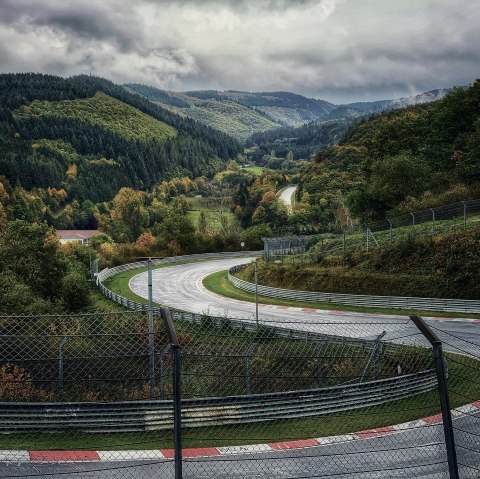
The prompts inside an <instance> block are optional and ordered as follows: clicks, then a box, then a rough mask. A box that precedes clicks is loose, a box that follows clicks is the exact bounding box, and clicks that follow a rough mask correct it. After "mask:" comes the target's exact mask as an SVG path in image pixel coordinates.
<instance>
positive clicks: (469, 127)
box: [298, 80, 480, 228]
mask: <svg viewBox="0 0 480 479" xmlns="http://www.w3.org/2000/svg"><path fill="white" fill-rule="evenodd" d="M299 185H300V186H299V189H298V194H299V199H301V198H303V200H304V201H305V202H306V203H308V204H310V206H313V207H318V208H320V207H321V209H322V212H323V213H324V216H325V217H328V221H329V222H330V224H333V223H334V222H336V223H337V225H336V227H337V228H345V227H346V225H347V224H349V221H350V220H349V216H353V217H356V218H357V219H359V220H361V221H362V222H364V223H366V222H370V221H376V220H380V219H384V218H385V217H386V215H388V216H396V215H397V214H405V213H407V214H408V212H410V211H420V210H424V209H428V208H432V207H437V206H442V205H446V204H449V203H453V202H457V201H464V200H469V199H477V198H480V80H477V81H476V82H475V83H474V84H473V85H472V86H470V87H469V88H455V89H453V90H452V91H451V92H450V93H448V94H447V95H446V96H445V97H444V98H443V99H441V100H438V101H436V102H433V103H429V104H425V105H417V106H412V107H408V108H403V109H399V110H393V111H389V112H385V113H381V114H378V115H375V116H373V117H371V118H370V119H368V120H364V121H362V122H361V123H359V124H357V125H356V126H355V127H353V128H352V129H351V130H350V131H349V132H348V133H347V134H346V135H345V136H344V137H343V138H342V139H341V140H340V141H339V142H338V144H336V145H333V146H329V147H325V148H323V149H322V150H321V151H319V152H318V153H317V155H316V156H315V159H314V161H313V162H312V163H310V164H308V165H307V167H306V168H305V170H304V171H303V173H302V175H301V178H300V181H299ZM346 207H348V208H346ZM342 215H343V216H342ZM341 217H343V220H342V221H344V224H341V225H339V221H340V219H339V218H341Z"/></svg>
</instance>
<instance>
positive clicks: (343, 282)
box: [238, 227, 480, 299]
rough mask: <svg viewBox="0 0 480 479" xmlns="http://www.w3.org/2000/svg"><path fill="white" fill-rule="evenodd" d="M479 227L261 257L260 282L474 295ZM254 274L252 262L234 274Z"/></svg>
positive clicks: (478, 286) (478, 287)
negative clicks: (292, 258)
mask: <svg viewBox="0 0 480 479" xmlns="http://www.w3.org/2000/svg"><path fill="white" fill-rule="evenodd" d="M479 247H480V228H479V227H475V228H471V229H468V230H460V231H459V230H457V231H450V232H447V233H444V234H441V235H437V236H434V237H423V238H412V237H408V238H403V239H401V240H399V241H393V242H392V243H385V244H383V245H381V246H379V247H376V248H372V249H371V250H370V251H365V250H361V251H356V252H346V253H344V254H338V253H337V255H328V254H325V255H318V256H317V258H315V260H313V261H307V262H301V261H297V262H295V263H293V262H288V263H283V264H277V263H273V262H269V263H263V262H262V263H261V264H260V267H259V277H260V278H261V279H260V283H261V284H266V285H268V286H273V287H282V288H287V289H297V290H305V291H322V292H329V293H345V294H366V295H380V296H407V297H408V296H413V297H431V298H461V299H478V298H479V297H480V257H479V256H478V249H479ZM238 276H239V277H241V278H242V279H245V280H247V281H252V280H253V267H249V268H247V269H245V270H244V271H242V272H240V273H239V274H238Z"/></svg>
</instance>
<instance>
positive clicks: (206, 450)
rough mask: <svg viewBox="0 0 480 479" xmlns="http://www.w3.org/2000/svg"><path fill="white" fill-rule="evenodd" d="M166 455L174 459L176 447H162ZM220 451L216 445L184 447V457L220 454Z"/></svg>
mask: <svg viewBox="0 0 480 479" xmlns="http://www.w3.org/2000/svg"><path fill="white" fill-rule="evenodd" d="M161 452H162V454H163V455H164V457H167V458H171V459H173V458H174V457H175V450H174V449H161ZM219 454H220V451H219V450H218V449H217V448H216V447H203V448H192V449H188V448H187V449H182V457H202V456H218V455H219Z"/></svg>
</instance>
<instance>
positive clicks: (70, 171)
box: [67, 163, 78, 178]
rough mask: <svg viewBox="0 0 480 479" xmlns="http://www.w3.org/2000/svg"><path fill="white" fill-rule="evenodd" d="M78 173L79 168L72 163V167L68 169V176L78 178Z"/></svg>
mask: <svg viewBox="0 0 480 479" xmlns="http://www.w3.org/2000/svg"><path fill="white" fill-rule="evenodd" d="M77 173H78V167H77V165H76V164H75V163H72V164H71V165H69V166H68V169H67V176H69V177H72V178H76V177H77Z"/></svg>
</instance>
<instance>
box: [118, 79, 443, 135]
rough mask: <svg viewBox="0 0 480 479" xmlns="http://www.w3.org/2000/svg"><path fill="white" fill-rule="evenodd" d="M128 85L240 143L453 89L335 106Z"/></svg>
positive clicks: (275, 96)
mask: <svg viewBox="0 0 480 479" xmlns="http://www.w3.org/2000/svg"><path fill="white" fill-rule="evenodd" d="M124 86H125V88H126V89H127V90H129V91H131V92H134V93H137V94H139V95H142V96H144V97H145V98H147V99H149V100H150V101H152V102H154V103H156V104H157V105H159V106H161V107H163V108H167V109H169V110H170V111H173V112H175V113H177V114H179V115H181V116H185V117H190V118H193V119H195V120H197V121H199V122H201V123H204V124H206V125H208V126H211V127H213V128H216V129H218V130H220V131H222V132H224V133H227V134H229V135H232V136H234V137H235V138H237V139H238V140H240V141H242V142H245V141H246V140H247V139H249V137H251V136H252V135H255V134H257V133H262V132H268V131H271V130H275V129H278V128H282V127H283V128H285V127H287V128H291V127H294V128H296V127H302V126H303V125H305V124H307V123H311V122H320V123H321V122H325V121H332V120H334V121H339V120H340V121H342V120H356V119H358V118H361V117H363V116H365V115H369V114H371V113H376V112H380V111H385V110H390V109H395V108H402V107H405V106H409V105H417V104H420V103H426V102H431V101H435V100H437V99H440V98H442V97H443V96H445V94H446V93H447V92H448V91H449V89H438V90H432V91H430V92H426V93H422V94H419V95H415V96H410V97H405V98H398V99H394V100H381V101H374V102H357V103H349V104H344V105H334V104H333V103H330V102H328V101H324V100H318V99H314V98H307V97H305V96H302V95H297V94H295V93H289V92H263V93H248V92H241V91H233V90H228V91H217V90H201V91H187V92H183V93H179V92H173V91H166V90H160V89H157V88H154V87H151V86H146V85H140V84H133V83H131V84H127V85H124ZM293 136H296V135H295V134H294V135H293ZM300 136H302V133H300Z"/></svg>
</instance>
